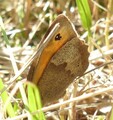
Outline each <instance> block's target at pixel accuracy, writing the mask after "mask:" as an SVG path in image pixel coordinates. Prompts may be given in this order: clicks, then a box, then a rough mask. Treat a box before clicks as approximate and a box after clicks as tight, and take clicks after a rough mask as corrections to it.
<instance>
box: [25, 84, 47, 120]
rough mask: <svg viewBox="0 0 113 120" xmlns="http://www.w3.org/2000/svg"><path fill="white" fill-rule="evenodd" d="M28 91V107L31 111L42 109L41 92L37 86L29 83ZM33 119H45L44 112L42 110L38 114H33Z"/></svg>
mask: <svg viewBox="0 0 113 120" xmlns="http://www.w3.org/2000/svg"><path fill="white" fill-rule="evenodd" d="M27 92H28V109H29V111H30V112H31V113H33V112H35V111H37V110H40V109H41V108H42V104H41V99H40V94H39V91H38V89H37V87H36V86H35V85H34V84H31V83H30V84H29V85H28V86H27ZM31 117H32V120H45V117H44V114H43V112H42V111H40V112H39V113H37V114H36V115H31Z"/></svg>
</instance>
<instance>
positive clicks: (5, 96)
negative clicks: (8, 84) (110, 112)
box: [0, 79, 15, 117]
mask: <svg viewBox="0 0 113 120" xmlns="http://www.w3.org/2000/svg"><path fill="white" fill-rule="evenodd" d="M3 88H4V84H3V82H2V79H0V90H2V89H3ZM8 97H9V96H8V93H7V92H6V91H4V92H3V93H2V94H1V98H2V101H3V103H4V104H5V103H6V101H7V99H8ZM6 111H7V114H8V115H9V116H10V117H14V116H15V111H14V109H13V106H12V104H11V102H9V103H8V104H7V106H6Z"/></svg>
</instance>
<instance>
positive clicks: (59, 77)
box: [27, 14, 89, 105]
mask: <svg viewBox="0 0 113 120" xmlns="http://www.w3.org/2000/svg"><path fill="white" fill-rule="evenodd" d="M57 23H59V25H60V27H59V29H58V31H57V33H56V34H55V35H54V36H53V37H52V38H51V40H50V42H49V43H48V44H47V46H46V47H45V48H44V49H43V50H42V53H41V54H40V56H39V57H37V58H36V59H34V61H33V63H32V65H31V67H30V70H29V73H28V77H27V79H28V80H29V81H31V82H33V83H34V84H36V85H37V86H38V88H39V90H40V94H41V98H42V103H43V105H45V104H47V103H50V102H53V101H55V100H57V99H59V98H61V97H62V96H63V95H64V93H65V90H66V88H67V87H68V86H69V85H70V83H72V82H73V80H74V79H75V78H76V77H77V76H82V75H83V73H84V72H85V70H86V69H87V67H88V64H89V63H88V57H89V53H88V50H87V49H88V46H87V45H86V44H85V43H84V41H82V40H80V38H79V36H78V34H77V32H76V30H75V28H74V25H73V24H72V22H71V21H70V20H69V19H68V18H67V17H66V16H65V15H62V14H61V15H59V16H58V17H57V18H56V20H55V21H54V22H53V23H52V25H51V26H50V27H49V29H48V31H47V33H46V34H45V36H44V38H43V39H42V42H43V41H44V40H45V38H46V37H47V36H48V34H49V33H50V31H51V30H52V28H53V27H54V26H55V24H57ZM40 45H41V44H40Z"/></svg>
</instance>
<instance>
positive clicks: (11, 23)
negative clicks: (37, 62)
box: [0, 0, 113, 120]
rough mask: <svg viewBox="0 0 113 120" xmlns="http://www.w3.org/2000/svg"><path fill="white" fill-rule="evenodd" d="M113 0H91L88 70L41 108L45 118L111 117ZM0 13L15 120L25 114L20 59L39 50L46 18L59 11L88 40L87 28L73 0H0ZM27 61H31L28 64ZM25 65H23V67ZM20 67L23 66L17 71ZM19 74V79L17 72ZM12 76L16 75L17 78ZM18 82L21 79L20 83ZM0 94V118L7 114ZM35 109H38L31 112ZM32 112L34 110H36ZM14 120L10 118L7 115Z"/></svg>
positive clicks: (3, 64)
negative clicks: (19, 93)
mask: <svg viewBox="0 0 113 120" xmlns="http://www.w3.org/2000/svg"><path fill="white" fill-rule="evenodd" d="M112 3H113V2H112V0H109V1H108V0H103V1H101V0H100V1H99V0H96V1H93V0H89V5H90V9H91V13H92V23H93V24H92V27H91V32H92V38H91V43H90V45H91V46H90V45H89V48H91V49H90V50H91V51H90V57H89V63H90V65H89V68H88V70H87V74H85V75H84V76H83V77H81V78H78V79H76V80H75V81H74V82H73V83H72V85H71V86H70V87H69V88H68V89H67V93H66V95H65V97H64V100H67V101H65V102H63V100H61V101H59V102H58V103H56V104H54V105H50V106H47V107H44V108H43V109H42V110H43V111H44V113H45V115H46V118H47V119H54V120H59V119H61V120H105V119H111V120H112V118H110V117H111V116H112V104H113V102H112V100H113V97H112V95H113V64H112V63H113V60H112V58H113V14H112V10H113V4H112ZM0 6H1V7H0V15H1V17H2V18H3V23H4V28H5V31H6V34H7V36H8V39H9V44H7V42H5V41H4V39H3V35H2V31H1V35H0V78H1V79H2V80H3V83H4V86H5V87H6V88H7V89H5V90H6V91H7V92H8V94H9V95H11V96H12V97H11V103H13V104H15V103H16V104H17V105H16V106H18V111H17V116H15V119H22V118H24V117H27V116H28V115H29V114H28V113H27V112H26V109H25V107H24V105H23V99H21V97H17V95H16V92H17V91H18V88H19V89H20V90H22V87H21V85H20V84H22V83H23V81H24V80H25V79H26V76H27V72H28V67H27V69H25V66H24V64H25V63H26V61H28V58H29V57H30V56H31V55H32V54H33V53H34V52H35V51H36V50H37V46H38V43H39V41H40V40H41V38H42V36H43V35H44V34H45V32H46V30H47V28H48V27H49V25H50V23H52V21H53V20H54V19H55V17H56V16H57V15H58V14H60V13H66V15H67V16H68V17H69V18H70V19H71V21H72V22H73V23H74V25H75V27H76V30H77V32H78V33H79V35H80V36H81V38H84V39H85V40H86V42H87V43H88V39H87V37H88V34H87V31H85V30H84V29H83V26H82V25H81V20H80V17H79V13H78V9H77V6H76V4H75V1H71V0H67V1H62V0H56V1H52V0H49V1H46V0H45V1H43V0H40V1H38V0H34V1H31V0H27V1H24V0H20V1H17V0H14V1H13V0H4V1H0ZM29 64H30V63H29ZM23 66H24V67H23ZM21 68H22V71H21V72H20V71H19V70H20V69H21ZM19 74H21V75H20V76H21V77H19V78H18V79H16V78H17V77H18V75H19ZM15 75H16V77H15ZM18 81H19V82H18ZM3 105H4V104H3V101H2V99H1V98H0V114H1V118H0V119H8V117H9V116H8V115H7V114H6V112H5V111H3V108H4V106H3ZM35 113H37V112H35ZM35 113H34V114H35ZM11 120H14V118H11Z"/></svg>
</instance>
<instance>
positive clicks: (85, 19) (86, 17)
mask: <svg viewBox="0 0 113 120" xmlns="http://www.w3.org/2000/svg"><path fill="white" fill-rule="evenodd" d="M76 3H77V6H78V11H79V14H80V17H81V21H82V25H83V27H84V28H85V29H86V30H88V31H89V30H90V27H91V26H92V18H91V11H90V8H89V4H88V0H76Z"/></svg>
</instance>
